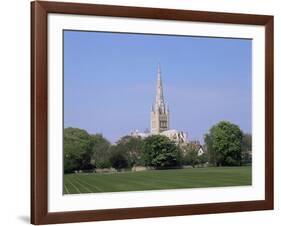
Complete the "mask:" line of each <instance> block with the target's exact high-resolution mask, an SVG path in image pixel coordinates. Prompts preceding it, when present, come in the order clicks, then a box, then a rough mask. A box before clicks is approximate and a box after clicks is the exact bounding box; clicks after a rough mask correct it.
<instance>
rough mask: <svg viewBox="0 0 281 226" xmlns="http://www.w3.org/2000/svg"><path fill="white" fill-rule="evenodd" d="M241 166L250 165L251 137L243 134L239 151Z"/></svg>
mask: <svg viewBox="0 0 281 226" xmlns="http://www.w3.org/2000/svg"><path fill="white" fill-rule="evenodd" d="M241 158H242V164H244V165H247V164H251V163H252V135H251V134H248V133H244V134H243V138H242V150H241Z"/></svg>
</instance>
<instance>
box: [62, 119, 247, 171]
mask: <svg viewBox="0 0 281 226" xmlns="http://www.w3.org/2000/svg"><path fill="white" fill-rule="evenodd" d="M198 147H199V146H198V144H196V143H189V144H182V145H177V144H176V143H174V142H173V141H171V140H170V139H169V138H167V137H166V136H161V135H152V136H149V137H147V138H145V139H142V138H140V137H132V136H125V137H122V138H121V139H120V140H119V141H118V142H117V143H116V144H114V145H112V144H110V142H109V141H108V140H107V139H106V138H104V137H103V136H102V135H101V134H95V135H90V134H88V133H87V132H86V131H85V130H81V129H78V128H66V129H65V130H64V171H65V173H71V172H74V171H75V170H93V169H95V168H111V167H113V168H115V169H117V170H120V169H123V168H131V167H133V166H148V167H153V168H173V167H180V166H182V165H191V166H193V167H195V166H197V165H204V164H206V163H207V162H208V163H209V164H210V165H213V166H226V165H227V166H234V165H241V164H249V163H251V136H250V135H248V134H243V133H242V131H241V130H240V129H239V127H238V126H236V125H234V124H231V123H229V122H220V123H218V124H216V125H215V126H213V127H212V128H211V129H210V131H209V133H208V134H206V135H205V145H204V153H203V154H201V155H198Z"/></svg>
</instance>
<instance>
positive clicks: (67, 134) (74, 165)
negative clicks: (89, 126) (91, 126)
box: [63, 127, 92, 173]
mask: <svg viewBox="0 0 281 226" xmlns="http://www.w3.org/2000/svg"><path fill="white" fill-rule="evenodd" d="M63 144H64V172H65V173H71V172H73V171H75V170H85V169H91V168H92V165H91V154H92V146H91V141H90V135H89V134H88V133H87V132H86V131H85V130H81V129H77V128H71V127H70V128H66V129H64V139H63Z"/></svg>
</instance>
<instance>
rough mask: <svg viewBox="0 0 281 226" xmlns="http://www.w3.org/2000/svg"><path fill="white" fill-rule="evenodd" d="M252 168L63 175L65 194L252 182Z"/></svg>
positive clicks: (233, 184)
mask: <svg viewBox="0 0 281 226" xmlns="http://www.w3.org/2000/svg"><path fill="white" fill-rule="evenodd" d="M251 183H252V177H251V167H250V166H243V167H217V168H215V167H214V168H211V167H209V168H194V169H172V170H149V171H142V172H123V173H111V174H106V173H104V174H101V173H100V174H95V173H90V174H86V173H81V174H66V175H64V194H77V193H96V192H117V191H141V190H160V189H176V188H203V187H223V186H243V185H251Z"/></svg>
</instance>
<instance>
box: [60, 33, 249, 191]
mask: <svg viewBox="0 0 281 226" xmlns="http://www.w3.org/2000/svg"><path fill="white" fill-rule="evenodd" d="M63 128H64V129H63V172H62V173H63V194H64V195H68V194H81V193H103V192H129V191H148V190H165V189H196V188H214V187H230V186H251V185H252V167H251V166H252V39H246V38H222V37H199V36H184V35H163V34H141V33H121V32H119V33H118V32H102V31H85V30H83V31H82V30H81V31H80V30H63Z"/></svg>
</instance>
